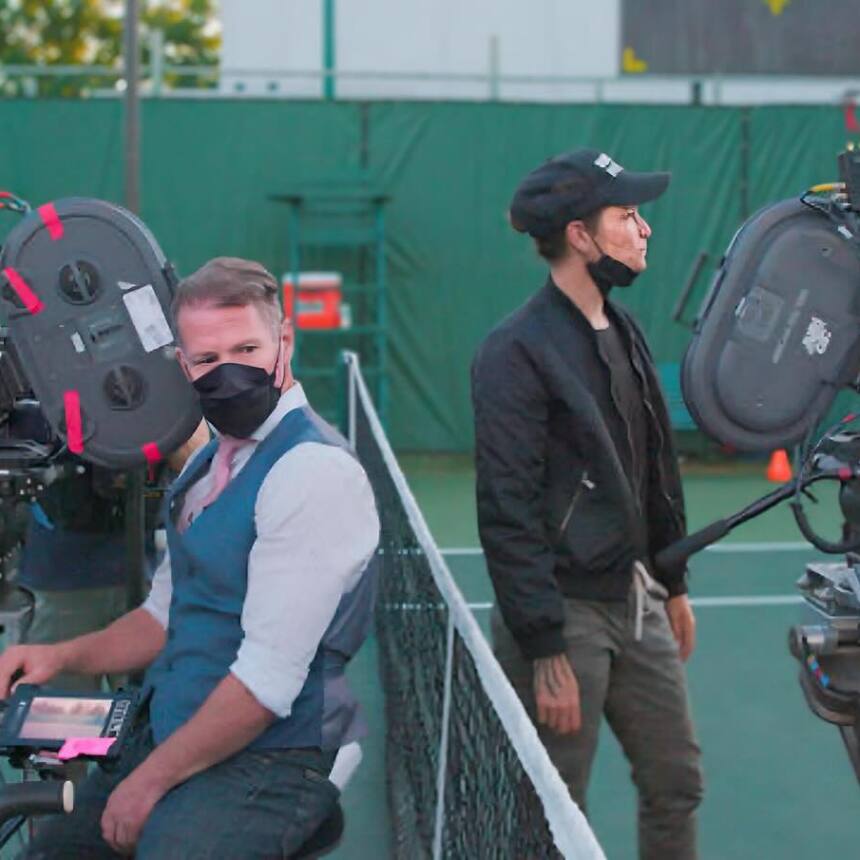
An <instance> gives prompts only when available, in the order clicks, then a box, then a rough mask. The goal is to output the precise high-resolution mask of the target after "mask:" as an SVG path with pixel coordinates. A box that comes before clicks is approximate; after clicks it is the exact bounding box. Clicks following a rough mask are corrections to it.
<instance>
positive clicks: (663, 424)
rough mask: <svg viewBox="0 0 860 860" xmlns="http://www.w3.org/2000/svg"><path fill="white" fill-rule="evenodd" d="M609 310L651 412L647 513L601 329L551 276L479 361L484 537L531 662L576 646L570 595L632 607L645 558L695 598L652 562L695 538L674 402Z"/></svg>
mask: <svg viewBox="0 0 860 860" xmlns="http://www.w3.org/2000/svg"><path fill="white" fill-rule="evenodd" d="M606 310H607V314H608V315H609V316H610V318H611V319H612V320H613V322H614V323H615V324H616V325H617V326H618V329H619V332H620V334H621V336H622V339H623V341H624V342H625V344H626V346H627V349H628V350H629V352H630V358H631V361H632V364H633V368H634V371H635V373H636V375H637V376H638V378H639V381H640V383H641V386H642V391H643V396H644V401H645V403H644V405H645V413H646V416H647V418H648V425H649V426H648V480H647V489H646V491H645V498H644V501H643V503H642V510H641V512H640V507H639V505H638V503H637V501H636V499H635V498H634V495H633V489H632V487H631V484H630V481H629V480H628V476H627V474H626V470H625V468H624V466H623V462H624V460H623V459H622V457H621V456H620V455H619V452H618V451H617V450H616V448H615V444H614V443H613V441H612V434H611V432H610V430H609V426H608V422H610V421H613V420H620V417H619V415H618V412H617V411H616V410H615V408H614V405H613V401H612V399H611V390H610V380H609V374H608V370H607V368H606V366H605V365H604V364H603V362H602V360H601V359H600V357H599V356H598V352H597V349H596V345H595V334H594V331H593V329H592V327H591V325H590V324H589V322H588V320H586V318H585V316H584V315H583V314H582V312H581V311H580V310H579V309H578V308H577V307H576V305H575V304H574V303H573V302H572V301H570V299H568V298H567V296H565V294H564V293H562V292H561V290H560V289H558V287H556V286H555V284H554V283H553V282H552V280H551V279H550V280H549V281H548V282H547V284H546V286H544V287H543V289H541V290H540V291H539V292H538V293H536V294H535V295H534V296H532V298H531V299H529V300H528V301H527V302H526V303H525V304H524V305H523V306H522V307H521V308H519V310H517V311H515V312H514V313H513V314H511V315H510V316H509V317H508V318H507V319H505V320H504V321H503V322H502V323H500V324H499V325H498V326H497V327H496V328H495V329H493V331H492V332H491V333H490V334H489V335H488V337H487V338H486V339H485V341H484V342H483V343H482V344H481V346H480V347H479V349H478V352H477V354H476V356H475V359H474V362H473V364H472V401H473V406H474V412H475V464H476V472H477V505H478V526H479V531H480V536H481V543H482V545H483V548H484V553H485V555H486V559H487V566H488V569H489V572H490V577H491V579H492V581H493V586H494V589H495V592H496V598H497V600H498V603H499V607H500V609H501V611H502V615H503V617H504V619H505V623H506V624H507V626H508V627H509V629H510V630H511V632H512V633H513V635H514V637H515V638H516V639H517V642H518V643H519V645H520V647H521V649H522V651H523V653H524V655H525V656H526V657H527V658H529V659H535V658H538V657H547V656H552V655H554V654H559V653H561V652H563V651H564V648H565V645H564V638H563V635H562V630H563V625H564V601H563V598H564V597H574V598H581V599H590V600H624V599H626V597H627V594H628V592H629V589H630V585H631V577H632V567H633V562H634V560H636V559H640V560H642V561H644V562H645V563H646V564H647V565H648V567H649V569H650V570H651V572H652V573H653V574H654V576H655V577H656V578H657V579H658V580H659V581H660V582H662V584H663V585H664V586H665V587H666V588H667V590H668V592H669V595H670V596H675V595H678V594H683V593H685V592H686V590H687V587H686V568H685V567H683V566H682V567H679V568H677V569H673V570H661V569H658V568H656V566H655V562H654V558H655V556H656V554H657V553H658V552H659V551H660V550H661V549H663V548H664V547H666V546H668V545H669V544H671V543H673V542H674V541H676V540H678V539H680V538H681V537H683V536H684V534H685V533H686V523H685V516H684V501H683V494H682V489H681V480H680V475H679V472H678V466H677V459H676V456H675V451H674V446H673V442H672V431H671V426H670V423H669V415H668V410H667V408H666V402H665V399H664V397H663V394H662V392H661V389H660V384H659V381H658V378H657V372H656V368H655V366H654V361H653V359H652V357H651V353H650V352H649V350H648V347H647V345H646V343H645V338H644V336H643V335H642V332H641V331H640V329H639V328H638V326H637V325H636V324H635V322H634V321H633V319H632V318H631V317H630V315H629V314H628V313H627V312H626V311H625V310H623V309H622V308H621V307H619V306H618V305H615V304H614V303H612V302H607V303H606ZM643 514H644V520H645V522H643Z"/></svg>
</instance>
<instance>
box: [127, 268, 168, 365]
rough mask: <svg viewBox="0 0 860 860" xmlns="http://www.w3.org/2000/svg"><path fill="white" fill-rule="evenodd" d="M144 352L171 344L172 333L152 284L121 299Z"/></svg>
mask: <svg viewBox="0 0 860 860" xmlns="http://www.w3.org/2000/svg"><path fill="white" fill-rule="evenodd" d="M122 300H123V302H125V307H126V310H127V311H128V314H129V316H130V317H131V321H132V322H133V323H134V328H135V331H136V332H137V336H138V337H139V338H140V343H141V345H142V346H143V349H144V352H152V351H153V350H156V349H159V348H160V347H162V346H167V345H168V344H170V343H173V332H171V331H170V326H169V325H168V324H167V318H166V317H165V316H164V311H163V310H162V309H161V304H160V303H159V301H158V296H156V295H155V290H154V289H153V288H152V284H147V285H146V286H145V287H141V288H140V289H137V290H132V291H131V292H130V293H126V294H125V295H124V296H123V297H122Z"/></svg>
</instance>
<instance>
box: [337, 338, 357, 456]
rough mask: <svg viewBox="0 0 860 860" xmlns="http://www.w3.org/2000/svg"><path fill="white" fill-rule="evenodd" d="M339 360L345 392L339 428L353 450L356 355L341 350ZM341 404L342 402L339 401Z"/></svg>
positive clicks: (342, 388) (354, 440)
mask: <svg viewBox="0 0 860 860" xmlns="http://www.w3.org/2000/svg"><path fill="white" fill-rule="evenodd" d="M340 360H341V362H342V363H343V368H344V371H343V372H344V376H343V377H342V379H343V385H342V386H341V391H342V392H344V391H345V395H346V397H345V400H346V403H345V413H346V414H344V407H343V405H342V407H341V419H342V423H341V428H342V430H343V431H344V433H345V435H346V438H347V441H348V442H349V444H350V445H352V447H353V448H355V446H356V442H357V440H356V438H355V437H356V429H355V423H356V408H357V404H356V376H357V375H358V373H359V364H358V355H357V354H356V353H354V352H352V351H350V350H346V349H345V350H343V351H342V352H341V354H340ZM341 403H342V404H343V400H341Z"/></svg>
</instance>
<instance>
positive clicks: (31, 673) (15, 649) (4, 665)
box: [0, 645, 66, 699]
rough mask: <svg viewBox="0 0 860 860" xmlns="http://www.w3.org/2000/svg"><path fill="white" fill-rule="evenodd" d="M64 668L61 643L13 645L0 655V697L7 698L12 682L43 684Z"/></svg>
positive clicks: (15, 683)
mask: <svg viewBox="0 0 860 860" xmlns="http://www.w3.org/2000/svg"><path fill="white" fill-rule="evenodd" d="M65 668H66V666H65V662H64V651H63V648H62V646H61V645H13V646H12V647H11V648H7V649H6V650H5V651H4V652H3V654H2V655H0V699H5V698H8V696H9V693H10V692H11V690H10V687H11V686H12V685H13V682H14V685H16V686H17V685H18V684H44V683H46V682H47V681H50V680H51V678H53V677H54V676H55V675H58V674H59V673H60V672H62V671H63V669H65ZM16 676H18V677H16Z"/></svg>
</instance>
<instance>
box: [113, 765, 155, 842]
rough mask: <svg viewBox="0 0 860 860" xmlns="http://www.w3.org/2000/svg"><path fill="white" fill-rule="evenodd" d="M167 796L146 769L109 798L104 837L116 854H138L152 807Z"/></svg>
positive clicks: (128, 779)
mask: <svg viewBox="0 0 860 860" xmlns="http://www.w3.org/2000/svg"><path fill="white" fill-rule="evenodd" d="M165 794H166V791H165V790H164V789H163V788H162V787H161V786H160V785H158V784H157V783H156V782H154V781H153V780H152V779H151V778H150V777H149V776H148V775H147V774H146V771H145V769H143V768H140V767H138V768H137V770H133V771H132V772H131V773H130V774H129V775H128V776H127V777H126V778H125V779H124V780H123V781H122V782H121V783H120V784H119V785H118V786H117V787H116V788H115V789H114V790H113V793H112V794H111V796H110V797H109V798H108V802H107V805H106V806H105V809H104V812H103V813H102V836H103V837H104V840H105V842H107V843H108V845H110V847H111V848H113V849H114V851H118V852H119V853H120V854H134V848H135V846H136V845H137V840H138V839H139V838H140V833H141V831H142V830H143V826H144V824H146V821H147V819H148V818H149V815H150V813H151V812H152V808H153V807H154V806H155V804H156V803H158V801H159V800H161V798H162V797H163V796H164V795H165Z"/></svg>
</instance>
